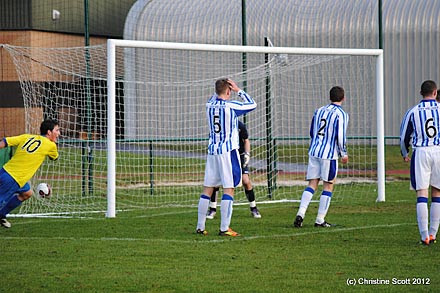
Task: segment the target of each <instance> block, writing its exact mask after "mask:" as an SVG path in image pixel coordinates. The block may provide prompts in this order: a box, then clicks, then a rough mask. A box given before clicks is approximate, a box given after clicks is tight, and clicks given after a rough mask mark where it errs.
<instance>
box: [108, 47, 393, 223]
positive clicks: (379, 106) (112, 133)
mask: <svg viewBox="0 0 440 293" xmlns="http://www.w3.org/2000/svg"><path fill="white" fill-rule="evenodd" d="M117 48H123V49H127V48H131V49H146V50H150V49H158V50H173V51H198V52H202V51H203V52H219V53H221V52H231V53H256V54H272V55H278V56H279V55H281V54H287V55H288V56H297V55H307V56H373V57H374V58H375V63H374V66H375V81H374V83H375V95H374V96H375V97H376V101H375V103H376V128H377V129H376V147H377V150H376V152H377V153H376V156H377V158H376V160H377V170H376V172H377V199H376V201H378V202H381V201H385V149H384V148H385V141H384V106H383V105H384V85H383V50H381V49H336V48H290V47H259V46H233V45H213V44H195V43H172V42H154V41H135V40H115V39H110V40H108V41H107V81H108V82H107V87H108V107H107V110H108V115H107V118H108V122H107V124H108V129H107V160H108V162H107V163H108V164H107V199H108V206H107V213H106V216H107V217H115V216H116V114H115V112H116V106H115V104H116V80H117V68H116V66H117V54H118V52H117ZM129 54H130V53H129ZM131 54H133V55H136V56H138V55H140V54H138V52H136V53H134V52H132V53H131ZM159 55H160V54H159V53H158V54H157V56H159ZM202 59H203V58H201V60H202ZM327 60H328V59H325V60H324V61H323V62H326V61H327ZM202 61H203V60H202ZM125 62H127V60H125ZM132 62H133V60H132ZM147 63H148V62H147V61H146V64H147ZM144 65H145V64H144ZM193 65H194V66H198V64H197V63H194V64H193ZM177 66H178V65H177V64H176V67H177ZM304 66H307V64H301V65H298V67H304ZM354 66H357V65H356V64H354ZM125 68H126V69H127V66H126V67H125ZM129 70H130V69H129ZM132 70H135V69H132ZM185 70H188V69H185ZM269 70H272V68H271V69H269ZM327 74H331V73H327ZM219 77H220V76H219ZM325 78H326V79H329V80H331V78H330V77H328V76H326V77H325ZM354 78H356V77H354ZM132 82H135V83H136V82H139V81H137V80H136V81H132ZM176 82H180V81H179V80H177V81H176ZM198 82H199V81H198V80H194V83H195V84H197V83H198ZM352 82H353V83H356V82H359V81H356V80H352ZM343 86H345V85H343ZM366 89H367V90H368V89H369V90H371V88H368V87H366ZM185 90H186V89H185ZM249 93H250V94H251V95H253V94H252V88H251V87H249ZM206 98H207V97H206ZM257 102H258V101H257ZM324 102H325V100H323V101H321V103H324ZM360 111H362V109H360ZM351 119H353V118H351ZM280 123H281V122H280Z"/></svg>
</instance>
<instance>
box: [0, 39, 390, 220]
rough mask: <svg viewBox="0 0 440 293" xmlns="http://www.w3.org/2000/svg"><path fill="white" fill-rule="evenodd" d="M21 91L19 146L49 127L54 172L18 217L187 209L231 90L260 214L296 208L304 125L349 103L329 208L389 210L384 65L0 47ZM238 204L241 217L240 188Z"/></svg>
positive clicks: (232, 51) (199, 52)
mask: <svg viewBox="0 0 440 293" xmlns="http://www.w3.org/2000/svg"><path fill="white" fill-rule="evenodd" d="M3 47H4V48H5V49H6V51H7V52H9V54H10V55H11V56H12V59H13V62H14V64H15V66H16V69H17V73H18V76H19V80H20V84H21V88H22V91H23V100H24V108H25V126H26V132H29V133H35V132H38V126H39V124H40V122H41V121H42V120H43V119H44V118H55V119H58V121H59V122H60V126H61V137H60V138H59V140H58V149H59V153H60V158H59V160H58V161H55V162H52V161H46V162H44V164H43V165H42V167H41V168H40V170H39V171H38V172H37V173H36V175H35V176H34V178H33V179H32V181H31V184H32V185H33V186H36V185H37V184H38V183H40V182H46V183H48V184H50V185H51V186H52V198H51V199H49V200H39V199H37V198H34V197H32V198H31V199H30V200H28V201H26V203H25V204H23V205H22V206H21V207H20V210H19V214H21V215H35V214H38V215H69V216H71V215H73V216H76V215H79V216H84V215H88V216H93V215H103V214H105V216H106V217H110V218H111V217H115V216H116V214H117V213H118V212H122V211H130V210H139V209H146V208H157V207H168V206H184V207H189V206H191V207H194V206H196V205H197V202H198V198H199V196H200V192H201V191H202V184H203V176H204V167H205V160H206V152H207V151H206V147H207V143H208V129H207V126H206V121H205V120H206V117H205V103H206V101H207V99H208V98H209V97H210V96H211V95H212V94H213V92H214V84H215V81H216V80H217V79H218V78H223V77H229V78H232V79H233V80H234V81H236V82H237V84H238V85H239V86H240V87H241V88H242V89H244V90H245V91H246V92H247V93H248V94H249V95H251V96H252V97H253V98H254V99H255V100H256V102H257V104H258V106H257V109H256V110H255V111H253V112H251V113H249V114H247V115H246V116H245V117H242V118H241V120H242V121H243V122H244V123H245V124H246V125H247V128H248V131H249V138H250V142H251V161H250V164H249V168H250V178H251V181H252V185H253V187H254V191H255V196H256V201H257V202H260V203H262V202H263V201H270V202H272V201H274V200H279V201H289V202H291V201H298V200H300V198H301V194H302V191H303V189H304V187H305V186H306V185H307V182H306V181H305V180H304V179H305V173H306V168H307V161H308V155H307V151H308V144H309V139H310V137H309V129H310V122H311V118H312V115H313V111H314V110H315V109H316V108H318V107H320V106H322V105H324V104H327V103H329V90H330V88H331V87H333V86H335V85H339V86H342V87H343V88H344V89H345V93H346V100H345V102H344V104H343V108H344V109H345V110H346V111H347V112H348V113H349V115H350V122H349V125H348V131H347V135H348V141H347V147H348V153H349V157H350V161H349V163H348V164H346V165H342V164H340V165H339V173H338V179H337V180H338V184H337V186H336V187H335V192H334V195H333V197H332V198H333V199H332V201H349V200H350V199H354V198H357V197H365V198H371V200H374V199H376V201H384V200H385V159H384V157H385V155H384V152H385V150H384V144H385V142H384V108H383V99H384V97H383V95H384V94H383V91H384V89H383V56H382V54H383V52H382V50H378V49H325V48H283V47H266V46H261V47H257V46H228V45H213V44H184V43H167V42H149V41H130V40H108V42H107V44H106V45H98V46H90V47H75V48H35V47H17V46H10V45H4V46H3ZM234 203H236V204H247V199H246V196H245V194H244V192H243V190H242V188H237V191H236V195H235V198H234Z"/></svg>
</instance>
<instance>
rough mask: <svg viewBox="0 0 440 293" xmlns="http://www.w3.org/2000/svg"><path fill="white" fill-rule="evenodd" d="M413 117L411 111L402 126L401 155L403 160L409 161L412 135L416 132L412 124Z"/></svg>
mask: <svg viewBox="0 0 440 293" xmlns="http://www.w3.org/2000/svg"><path fill="white" fill-rule="evenodd" d="M410 118H411V115H410V114H409V111H408V112H407V113H406V114H405V117H404V118H403V120H402V123H401V125H400V153H401V155H402V157H403V159H404V160H405V161H406V162H408V161H409V145H410V141H411V135H412V133H413V132H414V128H413V125H412V123H411V121H410V120H411V119H410Z"/></svg>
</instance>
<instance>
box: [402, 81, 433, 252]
mask: <svg viewBox="0 0 440 293" xmlns="http://www.w3.org/2000/svg"><path fill="white" fill-rule="evenodd" d="M420 94H421V95H422V96H423V99H422V100H421V101H420V102H419V103H418V104H417V105H415V106H414V107H412V108H411V109H409V110H408V111H407V112H406V114H405V116H404V117H403V120H402V124H401V126H400V152H401V154H402V157H403V159H404V161H405V162H409V161H411V166H410V177H411V187H412V188H413V189H414V190H416V195H417V205H416V207H417V208H416V211H417V223H418V226H419V232H420V236H421V239H422V240H421V242H420V243H422V244H425V245H429V243H430V242H435V241H436V240H435V239H436V236H437V231H438V227H439V220H440V146H439V145H440V133H439V130H440V104H439V103H438V102H437V101H436V97H437V85H436V84H435V82H434V81H432V80H426V81H424V82H423V83H422V86H421V88H420ZM410 144H411V145H412V149H413V153H412V159H410V158H409V146H410ZM430 186H431V196H432V201H431V215H430V227H429V230H428V214H429V211H428V197H429V187H430Z"/></svg>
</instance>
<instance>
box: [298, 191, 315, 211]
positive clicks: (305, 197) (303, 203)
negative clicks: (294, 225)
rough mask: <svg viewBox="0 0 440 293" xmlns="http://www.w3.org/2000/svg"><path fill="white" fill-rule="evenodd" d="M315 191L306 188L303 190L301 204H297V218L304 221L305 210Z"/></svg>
mask: <svg viewBox="0 0 440 293" xmlns="http://www.w3.org/2000/svg"><path fill="white" fill-rule="evenodd" d="M314 193H315V191H314V190H313V188H311V187H306V189H304V191H303V194H302V196H301V203H300V204H299V210H298V213H297V214H296V215H297V216H301V218H303V219H304V216H305V215H306V211H307V208H308V207H309V204H310V201H311V200H312V197H313V194H314Z"/></svg>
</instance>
